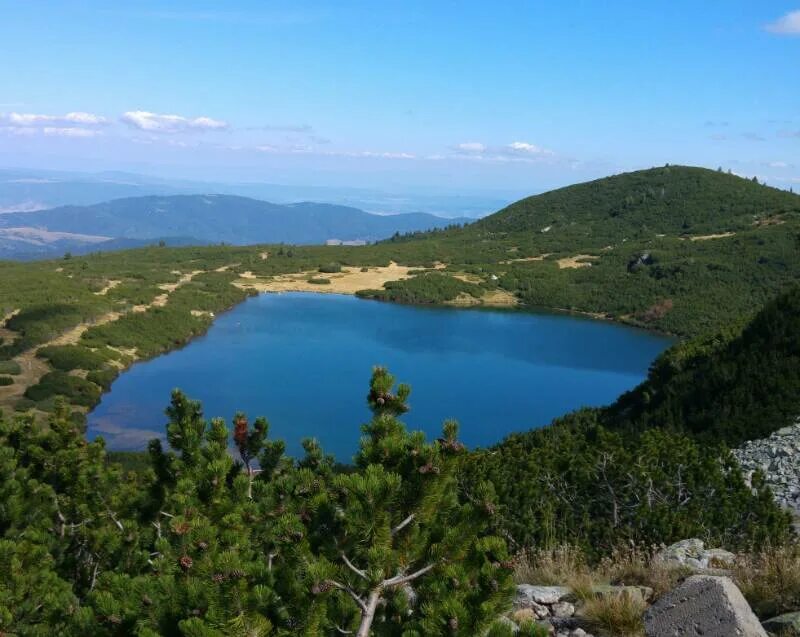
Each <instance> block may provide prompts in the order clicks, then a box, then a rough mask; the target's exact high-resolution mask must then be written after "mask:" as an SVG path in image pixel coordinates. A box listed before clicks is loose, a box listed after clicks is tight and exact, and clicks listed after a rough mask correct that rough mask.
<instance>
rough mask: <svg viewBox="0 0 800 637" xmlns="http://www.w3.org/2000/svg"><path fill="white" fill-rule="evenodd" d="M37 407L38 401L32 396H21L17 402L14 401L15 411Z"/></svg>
mask: <svg viewBox="0 0 800 637" xmlns="http://www.w3.org/2000/svg"><path fill="white" fill-rule="evenodd" d="M34 407H36V401H33V400H31V399H30V398H20V399H19V400H18V401H17V402H16V403H14V411H20V412H24V411H29V410H31V409H33V408H34Z"/></svg>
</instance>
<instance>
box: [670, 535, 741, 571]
mask: <svg viewBox="0 0 800 637" xmlns="http://www.w3.org/2000/svg"><path fill="white" fill-rule="evenodd" d="M657 557H658V559H660V560H662V561H664V562H667V563H669V564H673V565H675V566H688V567H689V568H692V569H694V570H706V569H719V568H728V567H731V566H733V563H734V562H735V560H736V556H735V555H734V554H733V553H731V552H730V551H726V550H724V549H707V548H705V544H704V542H703V540H699V539H697V538H691V539H688V540H681V541H680V542H675V544H670V545H669V546H668V547H666V548H664V549H662V550H661V551H659V553H658V554H657Z"/></svg>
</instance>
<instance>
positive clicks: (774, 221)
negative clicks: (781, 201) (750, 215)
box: [753, 215, 786, 228]
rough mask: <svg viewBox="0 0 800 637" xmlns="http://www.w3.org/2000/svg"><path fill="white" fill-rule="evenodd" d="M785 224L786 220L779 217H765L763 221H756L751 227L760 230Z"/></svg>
mask: <svg viewBox="0 0 800 637" xmlns="http://www.w3.org/2000/svg"><path fill="white" fill-rule="evenodd" d="M784 223H786V220H785V219H784V218H783V217H782V216H781V215H773V216H772V217H765V218H764V219H756V220H755V221H754V222H753V225H754V226H756V227H758V228H762V227H765V226H781V225H783V224H784Z"/></svg>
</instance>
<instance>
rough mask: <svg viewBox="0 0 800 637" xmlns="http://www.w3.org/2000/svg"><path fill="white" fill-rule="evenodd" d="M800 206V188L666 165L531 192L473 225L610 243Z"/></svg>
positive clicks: (731, 228)
mask: <svg viewBox="0 0 800 637" xmlns="http://www.w3.org/2000/svg"><path fill="white" fill-rule="evenodd" d="M798 212H800V196H798V195H795V194H793V193H790V192H786V191H784V190H778V189H776V188H770V187H767V186H764V185H761V184H759V183H757V182H755V181H752V180H749V179H744V178H742V177H738V176H736V175H733V174H729V173H724V172H721V171H714V170H708V169H706V168H695V167H688V166H665V167H663V168H651V169H648V170H639V171H636V172H630V173H624V174H621V175H614V176H611V177H605V178H603V179H597V180H595V181H590V182H587V183H581V184H576V185H573V186H567V187H566V188H559V189H558V190H552V191H550V192H546V193H543V194H541V195H535V196H533V197H527V198H525V199H522V200H520V201H518V202H516V203H513V204H511V205H510V206H508V207H506V208H504V209H503V210H501V211H499V212H497V213H495V214H493V215H490V216H488V217H485V218H484V219H482V220H480V221H478V222H477V223H476V224H475V225H474V227H473V228H471V229H470V230H469V231H467V232H476V233H481V234H483V233H498V234H511V233H517V232H530V233H538V234H540V235H542V236H541V237H540V239H539V242H540V243H541V244H542V245H543V246H544V245H549V246H552V247H557V246H558V245H561V244H563V243H564V242H565V241H566V240H568V241H570V244H569V245H567V246H565V247H567V248H570V249H571V248H574V247H578V246H580V247H589V246H592V245H596V246H598V247H604V246H605V245H607V243H604V242H609V243H619V242H620V241H623V240H626V239H627V240H628V241H630V240H634V239H641V238H646V239H652V238H654V237H658V236H659V235H671V236H695V237H696V236H701V235H709V234H721V233H726V232H737V231H743V230H749V229H752V228H753V226H754V225H757V224H764V223H770V222H776V221H778V220H779V217H780V216H781V215H783V214H786V213H798Z"/></svg>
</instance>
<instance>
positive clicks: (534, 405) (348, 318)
mask: <svg viewBox="0 0 800 637" xmlns="http://www.w3.org/2000/svg"><path fill="white" fill-rule="evenodd" d="M671 342H672V341H671V340H670V339H668V338H666V337H663V336H659V335H656V334H652V333H649V332H645V331H642V330H636V329H631V328H626V327H622V326H619V325H613V324H611V323H606V322H601V321H594V320H589V319H584V318H578V317H574V316H566V315H553V314H534V313H528V312H521V311H490V310H467V309H450V308H420V307H410V306H403V305H394V304H389V303H379V302H375V301H365V300H360V299H357V298H355V297H352V296H342V295H331V294H311V293H289V294H262V295H260V296H258V297H253V298H251V299H249V300H247V301H246V302H245V303H243V304H241V305H239V306H237V307H236V308H234V309H233V310H232V311H230V312H228V313H226V314H224V315H222V316H220V317H219V318H218V319H217V320H216V322H215V323H214V325H213V326H212V327H211V329H210V330H209V331H208V333H207V334H206V335H205V336H203V337H202V338H198V339H196V340H195V341H193V342H191V343H190V344H189V345H188V346H187V347H185V348H183V349H181V350H177V351H174V352H171V353H169V354H166V355H164V356H160V357H158V358H156V359H153V360H150V361H146V362H142V363H137V364H136V365H134V366H133V367H132V368H131V369H130V370H128V371H127V372H125V373H123V374H122V375H121V376H120V377H119V378H118V379H117V380H116V382H115V383H114V384H113V386H112V388H111V392H110V393H108V394H106V395H105V396H104V397H103V399H102V401H101V403H100V404H99V405H98V406H97V408H96V409H95V410H94V411H93V412H92V413H91V414H90V416H89V435H90V437H94V436H96V435H102V436H104V437H105V438H106V441H107V442H108V443H109V447H111V448H113V449H141V448H144V446H145V444H146V441H147V440H149V439H150V438H152V437H155V436H156V435H163V432H164V425H165V424H166V417H165V416H164V408H165V407H166V405H167V403H168V402H169V397H170V391H171V390H172V389H173V388H174V387H180V388H181V389H182V390H183V391H184V392H186V393H187V394H188V395H189V396H190V397H192V398H195V399H199V400H201V401H202V402H203V405H204V411H205V414H206V416H207V417H209V418H211V417H216V416H222V417H225V418H226V419H228V420H230V418H231V417H232V416H233V415H234V413H235V412H236V411H238V410H241V411H245V412H246V413H247V414H248V415H249V416H250V417H251V418H254V417H255V416H259V415H263V416H266V417H267V419H268V420H269V421H270V424H271V427H270V435H271V437H277V438H283V439H284V440H286V441H287V449H288V451H289V453H291V454H293V455H299V453H300V449H301V448H300V440H301V439H302V438H303V437H307V436H313V437H316V438H318V439H319V440H320V441H321V442H322V444H323V447H324V448H325V450H326V451H327V452H329V453H333V454H335V455H336V456H337V458H338V459H340V460H343V461H345V460H349V458H350V457H351V456H352V454H353V452H354V451H355V449H356V447H357V445H358V439H359V435H360V430H359V426H360V425H361V424H362V423H364V422H366V421H367V420H369V415H370V414H369V411H368V409H367V407H366V400H365V398H366V393H367V389H368V382H369V377H370V372H371V369H372V367H373V365H378V364H379V365H385V366H387V367H388V368H389V369H390V370H391V372H392V373H393V374H394V375H395V376H396V378H397V379H398V380H399V381H402V382H406V383H409V384H410V385H411V387H412V392H411V398H410V400H409V404H410V405H411V410H410V411H409V412H408V414H406V415H405V417H404V419H405V421H406V423H407V424H408V425H409V427H410V428H413V429H422V430H424V431H425V432H427V434H428V435H429V436H435V435H438V434H439V433H440V431H441V424H442V422H443V421H444V420H445V419H448V418H455V419H456V420H458V421H459V423H460V424H461V439H462V440H463V441H464V442H465V443H466V444H467V445H468V446H470V447H474V446H485V445H489V444H492V443H495V442H497V441H499V440H501V439H502V438H503V437H504V436H505V435H506V434H508V433H511V432H514V431H521V430H526V429H530V428H534V427H540V426H542V425H545V424H547V423H549V422H550V421H551V420H552V419H553V418H554V417H556V416H560V415H562V414H565V413H567V412H568V411H571V410H573V409H576V408H578V407H581V406H590V405H603V404H607V403H610V402H612V401H613V400H614V399H615V398H617V396H619V394H621V393H622V392H624V391H625V390H628V389H631V388H632V387H634V386H635V385H637V384H638V383H639V382H640V381H641V380H642V379H643V378H644V376H645V375H646V373H647V369H648V366H649V365H650V363H651V362H652V361H653V359H654V358H655V357H656V356H657V355H658V354H659V353H660V352H661V351H662V350H664V349H665V348H666V347H668V346H669V345H670V344H671Z"/></svg>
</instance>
